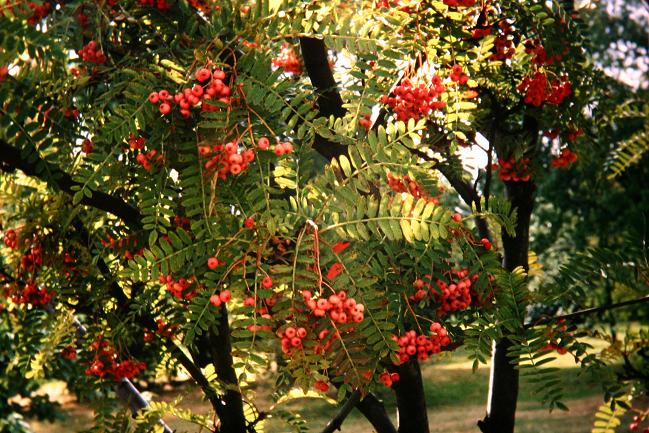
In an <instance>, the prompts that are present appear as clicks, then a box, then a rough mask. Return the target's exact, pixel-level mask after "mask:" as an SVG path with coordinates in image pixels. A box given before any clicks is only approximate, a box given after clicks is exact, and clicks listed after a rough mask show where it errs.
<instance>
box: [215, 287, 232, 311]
mask: <svg viewBox="0 0 649 433" xmlns="http://www.w3.org/2000/svg"><path fill="white" fill-rule="evenodd" d="M230 299H232V293H231V292H230V291H229V290H221V292H220V293H219V294H218V295H217V294H214V295H212V296H210V304H212V305H214V306H215V307H220V306H221V304H225V303H227V302H228V301H230Z"/></svg>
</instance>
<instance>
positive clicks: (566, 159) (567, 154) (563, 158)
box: [550, 147, 577, 168]
mask: <svg viewBox="0 0 649 433" xmlns="http://www.w3.org/2000/svg"><path fill="white" fill-rule="evenodd" d="M575 161H577V155H576V154H575V153H574V152H573V151H572V150H570V149H568V148H567V147H566V148H564V149H561V154H560V155H559V156H558V157H557V158H555V159H553V160H552V161H550V165H551V166H552V167H553V168H565V167H568V166H569V165H570V164H572V163H574V162H575Z"/></svg>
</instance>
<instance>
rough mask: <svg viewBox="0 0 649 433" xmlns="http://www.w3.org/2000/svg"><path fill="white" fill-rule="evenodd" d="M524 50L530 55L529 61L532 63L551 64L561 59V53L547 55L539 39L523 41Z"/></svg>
mask: <svg viewBox="0 0 649 433" xmlns="http://www.w3.org/2000/svg"><path fill="white" fill-rule="evenodd" d="M525 52H526V53H527V54H531V55H532V60H531V62H532V64H534V65H552V64H553V63H555V62H558V61H560V60H561V59H563V54H556V55H554V56H550V55H548V53H547V52H546V51H545V48H544V47H543V45H542V44H541V41H540V40H539V39H529V40H527V41H525Z"/></svg>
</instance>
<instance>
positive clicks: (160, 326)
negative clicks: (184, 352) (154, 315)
mask: <svg viewBox="0 0 649 433" xmlns="http://www.w3.org/2000/svg"><path fill="white" fill-rule="evenodd" d="M155 323H156V329H155V331H154V332H153V333H152V332H149V331H145V332H144V336H143V337H144V341H145V342H147V341H151V340H153V334H154V333H155V334H157V335H159V336H160V337H162V338H171V339H173V338H175V337H176V331H177V327H176V326H173V325H167V324H166V323H165V322H164V320H162V319H157V320H156V321H155Z"/></svg>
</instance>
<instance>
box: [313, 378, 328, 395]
mask: <svg viewBox="0 0 649 433" xmlns="http://www.w3.org/2000/svg"><path fill="white" fill-rule="evenodd" d="M313 387H314V388H315V389H317V390H318V391H320V392H327V391H329V384H328V383H327V382H325V381H324V380H316V381H315V383H314V384H313Z"/></svg>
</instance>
